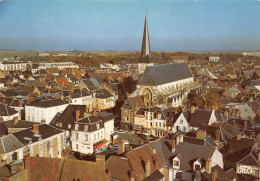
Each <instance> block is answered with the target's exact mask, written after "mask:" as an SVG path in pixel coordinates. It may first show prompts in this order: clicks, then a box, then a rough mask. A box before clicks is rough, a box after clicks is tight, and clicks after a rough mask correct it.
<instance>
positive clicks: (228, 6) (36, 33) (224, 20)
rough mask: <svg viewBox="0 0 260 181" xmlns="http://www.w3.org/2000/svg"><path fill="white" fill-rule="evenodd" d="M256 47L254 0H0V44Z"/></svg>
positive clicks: (259, 25)
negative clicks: (147, 41) (146, 35)
mask: <svg viewBox="0 0 260 181" xmlns="http://www.w3.org/2000/svg"><path fill="white" fill-rule="evenodd" d="M146 11H147V19H148V29H149V36H150V46H151V50H159V51H167V50H173V51H207V50H212V51H220V50H221V51H222V50H227V51H230V50H241V51H249V50H250V51H254V50H260V0H3V1H2V2H0V49H17V50H134V51H140V49H141V44H142V35H143V28H144V18H145V12H146Z"/></svg>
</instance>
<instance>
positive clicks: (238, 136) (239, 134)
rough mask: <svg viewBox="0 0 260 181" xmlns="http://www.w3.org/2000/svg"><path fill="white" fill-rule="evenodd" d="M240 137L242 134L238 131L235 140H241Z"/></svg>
mask: <svg viewBox="0 0 260 181" xmlns="http://www.w3.org/2000/svg"><path fill="white" fill-rule="evenodd" d="M241 136H242V133H241V131H239V132H238V133H237V140H241Z"/></svg>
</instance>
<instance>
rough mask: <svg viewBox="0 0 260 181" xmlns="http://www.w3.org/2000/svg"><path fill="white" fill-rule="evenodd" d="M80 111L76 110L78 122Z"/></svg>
mask: <svg viewBox="0 0 260 181" xmlns="http://www.w3.org/2000/svg"><path fill="white" fill-rule="evenodd" d="M79 115H80V110H76V121H77V120H79Z"/></svg>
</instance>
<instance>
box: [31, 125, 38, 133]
mask: <svg viewBox="0 0 260 181" xmlns="http://www.w3.org/2000/svg"><path fill="white" fill-rule="evenodd" d="M32 131H33V132H34V133H35V134H39V125H38V124H35V123H34V124H33V130H32Z"/></svg>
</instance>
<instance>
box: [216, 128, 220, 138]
mask: <svg viewBox="0 0 260 181" xmlns="http://www.w3.org/2000/svg"><path fill="white" fill-rule="evenodd" d="M215 141H220V130H216V138H215Z"/></svg>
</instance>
